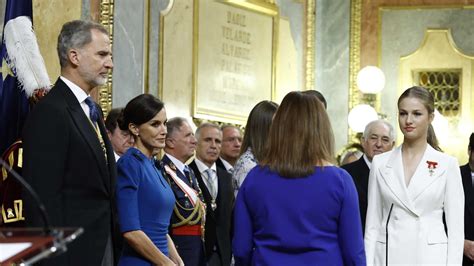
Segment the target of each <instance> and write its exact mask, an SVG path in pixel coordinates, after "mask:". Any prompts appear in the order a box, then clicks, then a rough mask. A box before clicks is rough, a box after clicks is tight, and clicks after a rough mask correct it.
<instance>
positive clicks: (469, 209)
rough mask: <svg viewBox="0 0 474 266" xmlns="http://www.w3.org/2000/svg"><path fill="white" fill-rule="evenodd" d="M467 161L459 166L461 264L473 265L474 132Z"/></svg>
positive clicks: (465, 265)
mask: <svg viewBox="0 0 474 266" xmlns="http://www.w3.org/2000/svg"><path fill="white" fill-rule="evenodd" d="M468 154H469V162H468V163H467V164H465V165H463V166H461V176H462V185H463V187H464V201H465V204H464V257H463V261H462V265H464V266H467V265H469V266H472V265H474V133H472V134H471V137H470V138H469V146H468Z"/></svg>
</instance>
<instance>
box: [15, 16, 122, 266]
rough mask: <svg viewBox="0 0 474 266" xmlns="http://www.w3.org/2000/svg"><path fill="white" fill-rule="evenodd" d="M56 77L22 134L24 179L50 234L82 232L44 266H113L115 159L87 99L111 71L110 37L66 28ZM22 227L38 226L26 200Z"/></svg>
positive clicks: (95, 27)
mask: <svg viewBox="0 0 474 266" xmlns="http://www.w3.org/2000/svg"><path fill="white" fill-rule="evenodd" d="M58 55H59V59H60V65H61V76H60V77H59V78H58V80H57V81H56V84H55V85H54V87H53V88H52V89H51V91H50V92H49V93H48V95H47V96H45V97H44V98H43V99H42V100H41V101H40V102H39V103H38V104H37V105H36V106H35V107H34V109H33V111H32V112H31V113H30V115H29V116H28V119H27V121H26V123H25V126H24V130H23V141H24V164H23V171H24V172H23V173H24V176H25V178H26V179H27V181H28V182H29V184H30V185H31V186H32V187H33V188H34V189H35V190H36V192H37V193H38V195H39V197H40V198H41V200H42V201H43V202H44V204H45V206H46V210H47V211H48V213H49V217H50V219H51V223H52V226H54V227H82V228H84V233H83V234H82V235H81V236H79V237H78V238H77V239H76V240H75V241H74V242H72V243H71V244H70V245H69V246H68V250H67V252H66V253H65V254H63V255H60V256H58V257H55V258H52V259H49V260H45V261H44V264H47V265H113V248H114V246H113V243H114V236H115V235H114V234H113V233H112V232H113V227H114V226H113V225H114V223H113V221H114V215H113V213H114V211H113V209H114V207H115V206H114V205H115V204H114V202H113V195H114V187H115V175H116V170H115V160H114V152H113V149H112V146H111V144H110V141H109V139H108V138H107V132H106V129H105V126H104V123H103V117H102V113H101V112H100V111H99V108H100V107H99V106H98V105H97V104H96V103H94V102H93V101H92V100H91V98H90V97H89V94H90V92H91V90H92V89H93V88H95V87H97V86H99V85H102V84H104V83H105V81H106V78H107V74H108V72H109V71H110V70H111V69H112V67H113V63H112V51H111V47H110V40H109V36H108V32H107V31H106V29H105V28H104V27H102V26H101V25H100V24H97V23H94V22H87V21H78V20H76V21H71V22H68V23H66V24H64V25H63V27H62V29H61V33H60V34H59V37H58ZM25 201H26V206H25V208H26V212H27V215H26V223H27V225H28V226H42V225H43V222H42V221H41V219H40V215H39V214H38V212H37V208H35V206H34V204H33V203H32V202H31V200H25Z"/></svg>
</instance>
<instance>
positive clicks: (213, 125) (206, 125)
mask: <svg viewBox="0 0 474 266" xmlns="http://www.w3.org/2000/svg"><path fill="white" fill-rule="evenodd" d="M207 127H211V128H215V129H217V130H219V132H220V133H221V135H222V131H221V128H220V127H219V126H218V125H216V124H213V123H202V124H201V125H199V127H198V128H197V129H196V134H195V136H196V139H197V140H198V141H199V134H201V129H203V128H207Z"/></svg>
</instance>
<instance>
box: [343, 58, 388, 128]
mask: <svg viewBox="0 0 474 266" xmlns="http://www.w3.org/2000/svg"><path fill="white" fill-rule="evenodd" d="M357 87H358V88H359V90H360V91H361V92H362V93H363V96H362V103H361V104H359V105H356V106H355V107H354V108H352V110H351V111H350V112H349V116H348V122H349V127H350V128H351V129H352V131H354V132H363V131H364V129H365V126H366V125H367V124H368V123H369V122H371V121H373V120H376V119H378V118H379V116H380V117H384V115H383V114H378V113H377V111H376V110H375V109H374V106H375V103H376V98H377V97H376V94H377V93H379V92H381V91H382V89H383V88H384V87H385V75H384V73H383V72H382V70H381V69H380V68H378V67H376V66H366V67H364V68H362V69H361V70H360V71H359V73H358V74H357Z"/></svg>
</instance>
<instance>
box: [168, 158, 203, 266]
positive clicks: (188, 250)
mask: <svg viewBox="0 0 474 266" xmlns="http://www.w3.org/2000/svg"><path fill="white" fill-rule="evenodd" d="M161 164H162V165H161V167H162V168H164V167H165V166H167V169H166V170H165V169H163V173H164V176H165V178H166V179H167V180H168V182H169V184H170V186H171V189H172V190H173V193H174V195H175V199H176V204H175V206H174V209H173V214H172V215H171V222H170V230H169V234H170V236H171V238H172V239H173V242H174V244H175V246H176V249H177V250H178V253H179V255H180V256H181V259H182V260H183V262H184V265H187V266H194V265H206V260H205V256H204V245H203V236H204V232H203V230H204V219H205V215H204V214H205V205H204V204H203V196H202V193H201V190H200V189H199V184H198V182H197V180H196V177H195V176H194V173H193V172H192V170H191V169H190V168H189V170H187V169H186V170H183V172H182V171H181V170H179V169H178V168H177V167H176V165H175V164H174V163H173V162H172V160H171V159H170V157H168V155H166V154H165V155H164V156H163V159H162V161H161ZM185 167H187V166H185ZM169 171H172V172H173V173H174V174H176V176H177V177H178V178H180V179H181V180H182V181H184V183H186V185H188V186H189V187H190V188H192V189H193V190H195V191H196V192H197V194H198V198H199V200H197V201H196V203H195V204H194V206H193V203H192V200H191V199H190V197H188V195H186V193H185V192H184V191H183V189H182V188H181V187H180V185H179V184H177V183H176V182H175V181H174V179H173V178H172V176H171V174H170V173H169Z"/></svg>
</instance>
